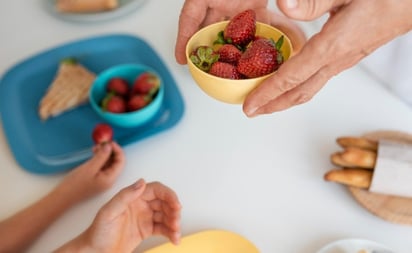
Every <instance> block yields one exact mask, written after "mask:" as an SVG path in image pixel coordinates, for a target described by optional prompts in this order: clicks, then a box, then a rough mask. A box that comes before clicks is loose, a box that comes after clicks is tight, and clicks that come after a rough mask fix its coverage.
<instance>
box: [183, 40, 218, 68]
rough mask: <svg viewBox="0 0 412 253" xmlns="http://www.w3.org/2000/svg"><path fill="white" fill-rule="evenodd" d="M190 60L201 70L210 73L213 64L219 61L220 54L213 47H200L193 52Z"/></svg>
mask: <svg viewBox="0 0 412 253" xmlns="http://www.w3.org/2000/svg"><path fill="white" fill-rule="evenodd" d="M190 60H191V61H192V62H193V64H195V65H196V66H197V67H198V68H199V69H201V70H203V71H206V72H209V70H210V67H211V66H212V64H213V63H215V62H217V61H218V60H219V54H218V53H216V52H215V51H214V50H213V48H212V47H209V46H199V47H197V48H195V49H194V50H193V51H192V52H191V54H190Z"/></svg>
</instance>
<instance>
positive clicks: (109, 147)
mask: <svg viewBox="0 0 412 253" xmlns="http://www.w3.org/2000/svg"><path fill="white" fill-rule="evenodd" d="M111 150H112V146H110V143H105V144H103V151H104V152H109V151H111Z"/></svg>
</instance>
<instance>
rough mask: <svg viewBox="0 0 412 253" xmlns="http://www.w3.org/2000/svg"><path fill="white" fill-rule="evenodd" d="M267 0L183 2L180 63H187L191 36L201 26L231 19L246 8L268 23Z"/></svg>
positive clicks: (198, 0) (178, 47)
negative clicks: (187, 47) (188, 43)
mask: <svg viewBox="0 0 412 253" xmlns="http://www.w3.org/2000/svg"><path fill="white" fill-rule="evenodd" d="M267 3H268V1H267V0H250V1H245V0H186V1H185V3H184V4H183V7H182V10H181V13H180V17H179V29H178V33H177V40H176V47H175V57H176V61H177V62H178V63H179V64H186V56H185V49H186V44H187V41H188V40H189V38H190V37H191V36H192V35H193V34H194V33H195V32H197V31H198V30H199V29H200V28H202V27H204V26H207V25H209V24H212V23H215V22H218V21H223V20H227V19H230V18H231V17H233V16H234V15H236V14H238V13H240V12H241V11H244V10H246V9H253V10H255V11H256V17H257V20H259V21H262V22H265V23H267V22H268V19H269V18H270V17H269V16H268V12H267V10H266V6H267Z"/></svg>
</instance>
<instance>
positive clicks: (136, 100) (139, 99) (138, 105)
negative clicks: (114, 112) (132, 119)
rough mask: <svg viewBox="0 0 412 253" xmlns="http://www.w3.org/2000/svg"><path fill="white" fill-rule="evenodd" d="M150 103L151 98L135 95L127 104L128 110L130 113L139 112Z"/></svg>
mask: <svg viewBox="0 0 412 253" xmlns="http://www.w3.org/2000/svg"><path fill="white" fill-rule="evenodd" d="M150 101H151V98H150V96H147V95H142V94H136V95H133V97H131V98H130V99H129V101H128V102H127V109H128V111H137V110H139V109H142V108H143V107H145V106H146V105H148V104H149V103H150Z"/></svg>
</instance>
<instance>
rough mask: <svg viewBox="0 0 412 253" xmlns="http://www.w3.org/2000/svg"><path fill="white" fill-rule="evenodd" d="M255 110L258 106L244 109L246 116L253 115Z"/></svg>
mask: <svg viewBox="0 0 412 253" xmlns="http://www.w3.org/2000/svg"><path fill="white" fill-rule="evenodd" d="M257 110H258V107H252V108H249V109H247V110H246V115H247V116H248V117H254V116H255V113H256V111H257Z"/></svg>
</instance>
